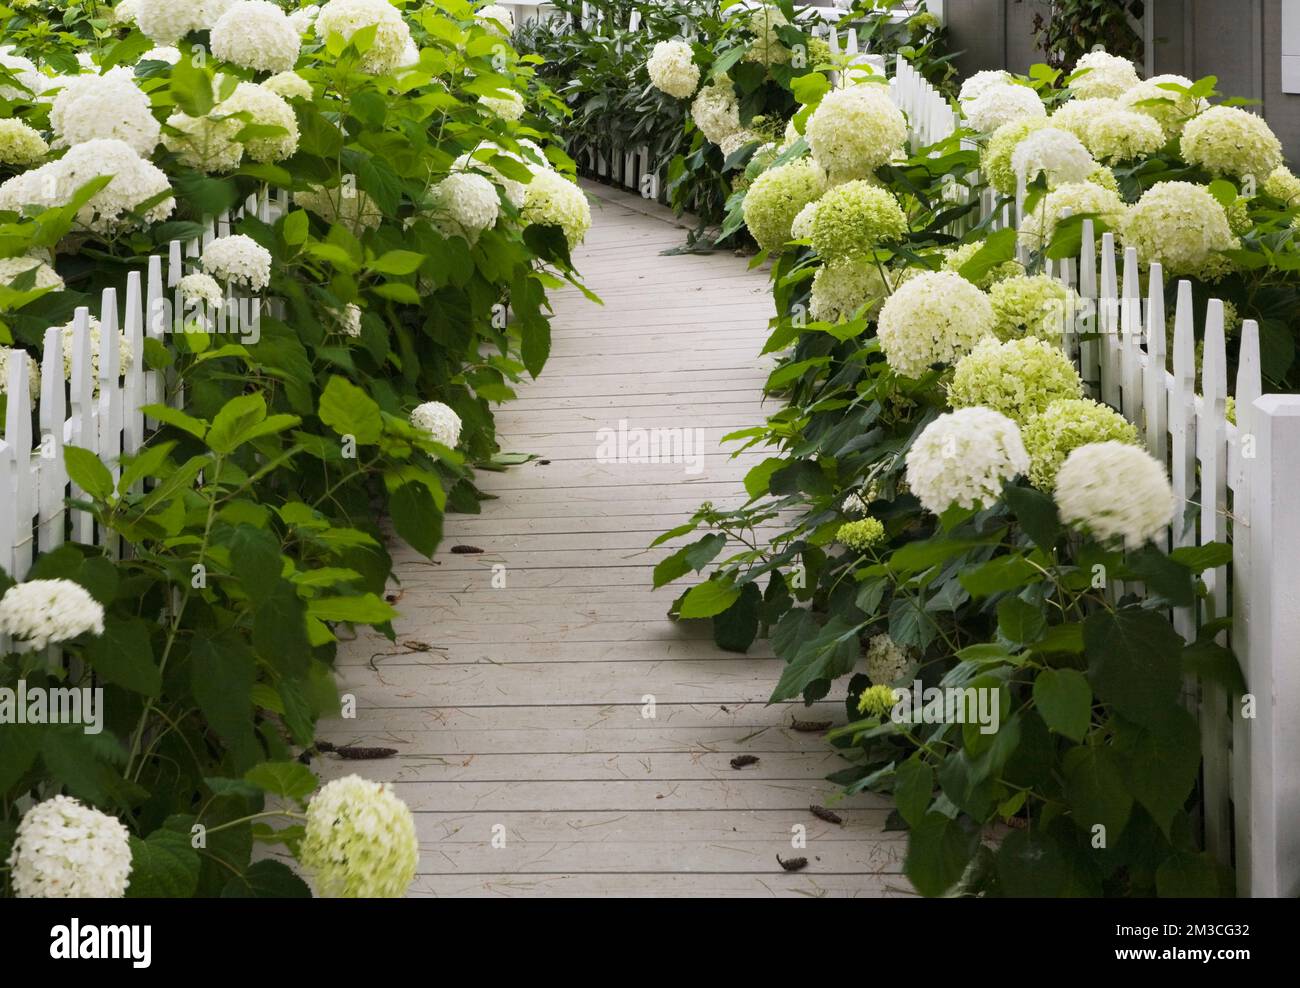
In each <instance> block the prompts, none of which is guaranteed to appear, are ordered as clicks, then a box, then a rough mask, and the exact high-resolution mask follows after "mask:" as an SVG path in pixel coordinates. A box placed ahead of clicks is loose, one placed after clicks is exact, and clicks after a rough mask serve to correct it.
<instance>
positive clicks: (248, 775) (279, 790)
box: [244, 762, 320, 801]
mask: <svg viewBox="0 0 1300 988" xmlns="http://www.w3.org/2000/svg"><path fill="white" fill-rule="evenodd" d="M244 781H245V782H251V783H252V784H253V785H255V786H257V787H258V788H259V789H263V790H265V791H266V792H269V793H271V794H272V795H274V796H283V797H285V798H286V799H293V800H299V801H301V800H304V799H306V798H307V797H308V796H310V795H311V794H312V793H313V792H315V791H316V787H317V786H319V785H320V779H318V778H316V776H315V774H314V773H313V772H312V771H311V769H309V768H308V767H307V766H306V765H301V764H299V763H298V762H263V763H262V764H260V765H254V766H253V767H252V768H250V769H249V770H248V771H247V772H245V773H244Z"/></svg>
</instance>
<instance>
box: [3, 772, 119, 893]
mask: <svg viewBox="0 0 1300 988" xmlns="http://www.w3.org/2000/svg"><path fill="white" fill-rule="evenodd" d="M8 864H9V867H10V868H11V869H13V873H12V877H11V881H12V882H13V888H14V895H16V896H17V897H18V898H20V899H120V898H122V897H123V896H124V895H125V894H126V888H127V886H128V885H129V884H130V878H131V842H130V835H129V833H128V832H127V829H126V827H125V826H123V824H122V822H121V821H120V820H118V819H117V817H112V816H109V815H108V814H107V813H101V812H100V811H99V810H96V809H92V808H91V807H89V806H83V805H82V804H81V803H80V802H78V801H77V800H75V799H73V798H72V797H71V796H54V797H51V798H50V799H47V800H45V801H44V802H42V803H37V804H36V805H35V806H33V807H32V808H31V809H29V810H28V811H27V812H26V813H24V814H23V818H22V820H20V821H19V823H18V831H17V834H16V835H15V838H14V845H13V850H12V851H11V852H10V853H9V860H8Z"/></svg>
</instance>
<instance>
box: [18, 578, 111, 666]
mask: <svg viewBox="0 0 1300 988" xmlns="http://www.w3.org/2000/svg"><path fill="white" fill-rule="evenodd" d="M103 633H104V607H103V605H102V604H100V603H99V601H97V600H96V599H95V598H94V597H92V596H91V595H90V594H89V593H88V592H87V591H86V588H85V587H83V586H82V585H81V584H79V583H73V582H72V581H71V580H28V581H27V582H26V583H15V584H14V585H13V586H12V587H10V588H9V589H8V590H6V591H5V594H4V596H3V597H0V634H5V635H9V636H10V637H12V638H13V639H14V640H15V641H20V642H24V643H26V644H27V645H28V646H30V647H31V648H32V649H34V650H36V651H40V650H41V649H43V648H45V646H47V645H54V644H58V643H59V642H66V641H71V640H72V639H73V638H76V637H77V636H78V635H86V634H90V635H95V636H99V635H102V634H103Z"/></svg>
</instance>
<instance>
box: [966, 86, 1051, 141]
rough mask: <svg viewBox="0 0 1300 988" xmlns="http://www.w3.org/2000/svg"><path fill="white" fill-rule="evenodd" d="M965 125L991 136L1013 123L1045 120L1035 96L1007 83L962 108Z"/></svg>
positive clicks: (993, 88) (1040, 101) (1040, 105)
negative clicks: (1037, 118) (1040, 118)
mask: <svg viewBox="0 0 1300 988" xmlns="http://www.w3.org/2000/svg"><path fill="white" fill-rule="evenodd" d="M962 110H963V111H964V112H965V114H966V120H967V122H968V123H969V124H970V125H971V126H972V127H973V128H975V129H976V130H978V131H981V132H983V133H986V134H988V133H992V132H993V131H995V130H997V129H998V128H999V127H1001V126H1002V125H1003V124H1005V123H1010V122H1011V121H1012V120H1024V119H1033V118H1036V117H1046V116H1047V110H1046V109H1044V108H1043V101H1042V100H1041V99H1039V98H1038V94H1037V93H1036V92H1034V91H1033V90H1032V89H1030V88H1029V87H1028V86H1018V85H1016V84H1014V83H1006V84H1004V85H1001V86H990V87H989V88H988V89H985V90H984V91H983V92H982V93H980V95H979V96H977V97H975V98H974V99H972V100H970V101H969V102H968V103H965V104H964V105H963V106H962Z"/></svg>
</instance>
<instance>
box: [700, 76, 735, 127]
mask: <svg viewBox="0 0 1300 988" xmlns="http://www.w3.org/2000/svg"><path fill="white" fill-rule="evenodd" d="M691 121H692V122H693V123H694V124H695V126H696V128H697V129H698V130H699V132H700V133H701V134H703V135H704V139H705V140H706V141H709V142H710V143H712V144H721V143H722V142H723V141H724V140H726V139H727V138H728V137H730V136H731V135H732V134H734V133H735V132H736V131H738V130H740V104H739V103H737V102H736V91H735V90H734V89H733V88H732V86H731V81H730V80H729V79H727V78H726V77H725V76H724V77H723V78H722V79H720V80H718V81H716V82H714V83H712V84H711V85H708V86H705V87H704V88H703V89H701V90H700V91H699V94H698V95H697V96H696V97H695V99H694V100H692V101H691Z"/></svg>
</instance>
